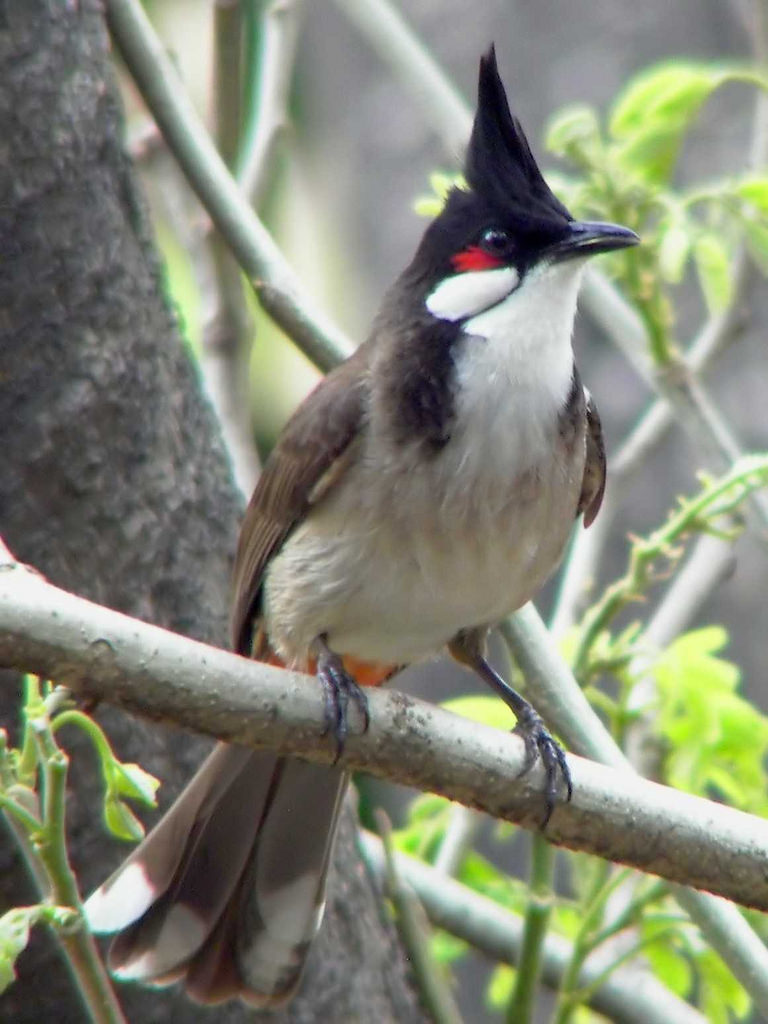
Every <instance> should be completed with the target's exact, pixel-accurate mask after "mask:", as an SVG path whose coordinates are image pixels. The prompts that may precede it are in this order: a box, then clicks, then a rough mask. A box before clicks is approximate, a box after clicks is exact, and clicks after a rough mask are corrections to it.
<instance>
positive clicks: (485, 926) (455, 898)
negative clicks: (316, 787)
mask: <svg viewBox="0 0 768 1024" xmlns="http://www.w3.org/2000/svg"><path fill="white" fill-rule="evenodd" d="M361 844H362V848H363V853H364V854H365V858H366V860H367V861H368V862H369V863H370V865H371V866H372V868H373V870H374V871H375V872H376V874H377V875H378V877H379V878H381V877H383V874H384V850H383V846H382V843H381V840H380V839H378V838H377V837H376V836H373V835H371V833H370V832H363V833H362V834H361ZM395 863H396V865H397V870H398V872H399V873H400V875H401V876H402V877H403V878H404V879H405V881H406V882H408V884H409V885H411V886H412V888H413V890H414V892H415V893H416V894H417V896H418V897H419V899H420V900H421V902H422V904H423V905H424V909H425V910H426V912H427V914H428V915H429V918H430V920H431V921H432V923H433V924H434V925H437V927H439V928H443V929H445V931H448V932H450V933H451V934H452V935H456V936H458V938H460V939H464V940H465V941H466V942H469V943H470V944H471V945H472V946H474V947H475V948H476V949H479V950H480V952H482V953H485V954H486V955H487V956H488V957H490V958H491V959H492V960H498V961H500V962H501V963H508V964H511V965H512V966H515V965H516V964H517V963H518V962H519V960H520V953H521V950H522V944H523V919H522V917H521V916H520V915H519V914H513V913H511V912H510V911H508V910H505V909H504V908H503V907H500V906H499V905H498V903H495V902H494V901H493V900H491V899H489V898H488V897H487V896H482V895H481V894H480V893H477V892H474V891H473V890H472V889H469V888H467V886H465V885H462V884H461V883H460V882H456V881H454V880H453V879H450V878H446V877H445V875H444V874H443V872H441V871H439V870H438V869H437V868H434V867H430V865H429V864H425V863H424V862H423V861H420V860H416V858H414V857H409V856H408V855H407V854H403V853H398V854H397V856H396V858H395ZM542 953H543V955H542V961H543V962H542V981H543V982H544V984H545V985H547V986H548V987H549V988H553V989H558V988H559V987H560V983H561V981H562V978H563V974H564V973H565V971H566V970H567V968H568V966H569V964H570V963H571V961H572V960H573V946H572V944H571V943H570V942H569V941H568V940H567V939H565V938H563V937H562V936H560V935H555V934H553V933H552V932H549V933H548V934H547V937H546V938H545V940H544V945H543V950H542ZM605 966H606V965H605V964H604V963H603V962H602V960H601V958H600V957H599V956H592V957H590V958H588V959H587V960H586V962H585V963H584V965H583V967H582V969H581V972H580V974H579V978H578V983H579V985H581V986H583V987H584V988H590V987H591V986H592V985H594V984H595V983H596V982H597V981H598V979H599V978H600V976H601V974H602V972H603V970H604V968H605ZM587 1003H588V1005H589V1006H591V1007H592V1008H593V1009H594V1010H597V1011H598V1013H603V1014H605V1015H606V1016H608V1017H609V1018H610V1019H611V1020H612V1021H614V1022H615V1024H669V1021H675V1024H704V1017H702V1015H701V1014H700V1013H699V1012H698V1011H697V1010H695V1009H694V1008H693V1007H692V1006H690V1005H689V1004H688V1003H686V1002H684V1001H683V1000H682V999H679V998H678V997H677V996H675V995H673V993H672V992H670V991H669V989H668V988H666V987H665V986H664V985H662V984H661V982H660V981H658V979H657V978H655V977H654V976H653V975H652V974H650V973H649V972H648V971H647V970H643V969H638V968H634V967H621V968H618V969H617V970H616V971H614V972H613V973H612V974H610V975H609V976H608V977H606V978H604V979H603V980H602V981H601V982H600V983H599V984H598V985H597V987H596V988H595V990H594V991H593V992H591V993H590V995H589V998H588V999H587Z"/></svg>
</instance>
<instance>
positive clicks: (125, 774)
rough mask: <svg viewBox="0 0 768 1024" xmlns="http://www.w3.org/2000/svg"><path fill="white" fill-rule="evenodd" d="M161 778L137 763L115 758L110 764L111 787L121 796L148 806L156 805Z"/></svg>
mask: <svg viewBox="0 0 768 1024" xmlns="http://www.w3.org/2000/svg"><path fill="white" fill-rule="evenodd" d="M159 785H160V780H159V779H156V778H155V777H154V775H150V774H149V772H145V771H144V769H143V768H141V767H140V766H139V765H137V764H126V763H125V762H123V761H118V760H114V761H113V762H112V763H111V765H110V787H111V789H112V790H113V792H115V793H117V794H119V795H120V796H125V797H128V798H129V799H130V800H136V801H138V802H139V803H142V804H144V805H145V806H147V807H156V806H157V800H156V799H155V793H156V792H157V789H158V787H159Z"/></svg>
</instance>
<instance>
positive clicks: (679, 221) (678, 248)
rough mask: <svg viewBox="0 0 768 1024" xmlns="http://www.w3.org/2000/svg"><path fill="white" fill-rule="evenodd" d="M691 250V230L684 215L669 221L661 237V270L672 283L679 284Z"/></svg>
mask: <svg viewBox="0 0 768 1024" xmlns="http://www.w3.org/2000/svg"><path fill="white" fill-rule="evenodd" d="M690 251H691V230H690V225H688V224H687V223H686V222H685V220H684V219H683V217H682V216H679V217H674V218H672V219H670V220H669V221H667V223H666V224H665V225H664V226H663V227H662V228H661V233H660V237H659V270H660V271H661V276H662V277H663V278H664V280H665V281H669V282H670V284H679V283H680V281H681V280H682V278H683V273H684V271H685V265H686V263H687V262H688V256H689V254H690Z"/></svg>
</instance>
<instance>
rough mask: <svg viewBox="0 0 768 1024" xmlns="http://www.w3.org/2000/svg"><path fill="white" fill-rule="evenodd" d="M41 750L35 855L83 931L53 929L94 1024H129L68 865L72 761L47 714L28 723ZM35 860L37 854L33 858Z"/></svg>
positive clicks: (53, 892)
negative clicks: (77, 916)
mask: <svg viewBox="0 0 768 1024" xmlns="http://www.w3.org/2000/svg"><path fill="white" fill-rule="evenodd" d="M41 703H42V702H41ZM30 725H31V728H32V732H33V735H34V737H35V741H36V745H37V748H38V756H39V762H40V765H41V768H42V779H43V785H42V789H43V814H42V820H43V829H42V834H41V833H38V836H40V840H39V841H38V842H37V843H36V844H35V853H36V854H37V856H38V857H39V860H40V862H41V863H42V865H43V866H44V868H45V872H46V875H47V881H48V886H49V889H50V891H49V892H45V893H44V895H45V896H50V900H51V902H52V903H54V904H58V905H59V906H62V907H71V908H72V909H73V910H75V911H76V912H79V913H80V915H81V920H80V924H79V927H76V928H74V929H72V930H64V929H57V928H54V929H53V931H54V934H55V936H56V939H57V940H58V942H59V943H60V944H61V947H62V949H63V950H64V953H65V955H66V958H67V962H68V964H69V966H70V968H71V970H72V973H73V975H74V977H75V981H76V983H77V988H78V991H79V993H80V996H81V997H82V999H83V1001H84V1002H85V1005H86V1007H87V1009H88V1014H89V1017H90V1019H91V1020H92V1021H93V1022H94V1024H126V1022H125V1018H124V1017H123V1014H122V1011H121V1009H120V1004H119V1003H118V1001H117V997H116V995H115V993H114V990H113V989H112V985H111V984H110V981H109V977H108V975H107V972H106V969H105V967H104V964H103V963H102V961H101V957H100V956H99V952H98V950H97V949H96V944H95V942H94V939H93V937H92V935H91V934H90V933H89V932H88V929H87V928H86V927H85V924H84V919H83V918H82V903H81V900H80V893H79V891H78V887H77V880H76V878H75V875H74V873H73V871H72V868H71V866H70V863H69V856H68V853H67V838H66V825H65V807H66V797H67V770H68V765H69V760H68V758H67V756H66V754H65V753H64V751H62V750H60V749H59V748H58V747H57V746H56V743H55V741H54V739H53V734H52V733H51V729H50V722H49V720H48V716H47V712H46V711H45V710H42V707H41V714H40V717H39V718H37V719H35V720H32V721H31V722H30ZM33 855H34V854H33Z"/></svg>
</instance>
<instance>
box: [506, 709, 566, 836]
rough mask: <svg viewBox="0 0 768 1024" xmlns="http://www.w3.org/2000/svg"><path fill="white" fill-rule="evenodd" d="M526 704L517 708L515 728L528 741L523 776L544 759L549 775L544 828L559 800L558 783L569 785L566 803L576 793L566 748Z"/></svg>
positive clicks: (542, 824) (526, 742)
mask: <svg viewBox="0 0 768 1024" xmlns="http://www.w3.org/2000/svg"><path fill="white" fill-rule="evenodd" d="M523 704H524V706H523V707H521V708H520V709H518V710H517V711H516V714H517V725H516V726H515V728H514V729H513V730H512V731H513V732H515V733H517V734H518V736H520V737H522V740H523V742H524V743H525V763H524V764H523V768H522V771H521V772H520V775H525V774H526V772H529V771H530V770H531V768H532V767H533V766H534V764H535V763H536V761H537V760H538V759H539V758H541V763H542V766H543V768H544V775H545V778H546V786H545V789H544V807H545V813H544V820H543V821H542V823H541V827H542V829H545V828H546V827H547V825H548V824H549V819H550V818H551V817H552V811H553V810H554V809H555V803H556V801H557V793H558V783H559V782H560V781H562V782H563V783H564V784H565V788H566V797H565V800H566V803H568V802H569V801H570V799H571V797H572V796H573V783H572V781H571V770H570V768H569V767H568V762H567V761H566V759H565V751H564V750H563V748H562V747H561V746H560V744H559V743H558V742H557V740H555V739H553V738H552V736H551V735H550V733H549V731H548V729H547V727H546V726H545V725H544V722H543V721H542V720H541V716H540V715H539V713H538V712H537V711H536V709H535V708H533V707H532V706H531V705H530V704H529V703H528V702H527V701H524V702H523Z"/></svg>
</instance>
